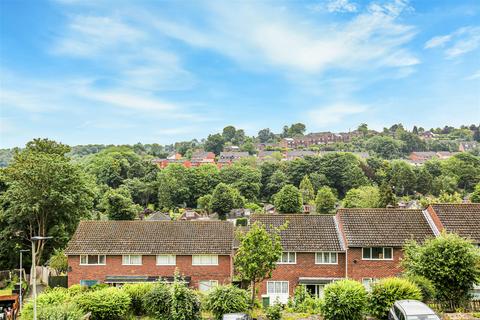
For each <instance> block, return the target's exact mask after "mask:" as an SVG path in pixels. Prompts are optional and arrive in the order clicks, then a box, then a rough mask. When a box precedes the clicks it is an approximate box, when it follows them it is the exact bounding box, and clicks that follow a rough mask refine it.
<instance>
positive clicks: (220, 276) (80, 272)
mask: <svg viewBox="0 0 480 320" xmlns="http://www.w3.org/2000/svg"><path fill="white" fill-rule="evenodd" d="M106 258H107V260H106V265H104V266H81V265H80V257H79V256H68V266H69V267H70V268H71V270H72V271H70V272H68V286H71V285H73V284H79V283H80V280H99V281H100V282H104V281H105V277H106V276H107V275H108V276H132V275H137V276H173V275H174V273H175V269H176V268H177V269H178V271H179V273H180V275H184V276H191V277H192V282H191V285H192V286H193V287H194V288H198V282H199V281H200V280H218V283H219V284H224V283H230V282H231V272H232V269H231V258H230V256H225V255H222V256H218V266H192V256H177V258H176V260H177V261H176V262H177V264H176V265H175V266H157V265H156V256H143V257H142V265H141V266H124V265H122V256H107V257H106Z"/></svg>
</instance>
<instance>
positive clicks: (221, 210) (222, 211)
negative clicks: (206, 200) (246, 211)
mask: <svg viewBox="0 0 480 320" xmlns="http://www.w3.org/2000/svg"><path fill="white" fill-rule="evenodd" d="M239 197H240V195H239V193H238V191H237V190H235V189H234V188H232V187H231V186H229V185H228V184H226V183H223V182H221V183H219V184H218V185H217V186H216V187H215V189H214V190H213V194H212V198H211V200H210V209H211V210H212V212H216V213H218V215H219V216H220V218H224V217H225V215H226V214H227V213H229V212H230V211H231V210H232V209H235V208H238V205H239V204H241V200H239Z"/></svg>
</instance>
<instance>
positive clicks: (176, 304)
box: [170, 280, 200, 320]
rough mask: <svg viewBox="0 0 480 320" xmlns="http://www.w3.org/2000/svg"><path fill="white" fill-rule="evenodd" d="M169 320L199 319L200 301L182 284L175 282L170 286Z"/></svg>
mask: <svg viewBox="0 0 480 320" xmlns="http://www.w3.org/2000/svg"><path fill="white" fill-rule="evenodd" d="M170 294H171V299H170V301H171V306H170V319H171V320H197V319H200V301H199V299H198V296H197V295H196V294H195V292H193V290H191V289H189V288H188V287H187V286H186V285H185V284H184V283H183V282H180V281H177V280H175V282H174V283H173V284H171V285H170Z"/></svg>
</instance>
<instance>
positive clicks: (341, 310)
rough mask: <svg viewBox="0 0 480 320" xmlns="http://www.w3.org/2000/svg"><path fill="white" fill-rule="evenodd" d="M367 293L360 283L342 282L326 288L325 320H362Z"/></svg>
mask: <svg viewBox="0 0 480 320" xmlns="http://www.w3.org/2000/svg"><path fill="white" fill-rule="evenodd" d="M366 305H367V292H366V291H365V288H364V287H363V285H362V284H361V283H360V282H357V281H353V280H340V281H337V282H333V283H331V284H329V285H327V286H326V287H325V291H324V303H323V306H322V314H323V316H324V318H325V320H361V319H363V318H364V313H365V308H366Z"/></svg>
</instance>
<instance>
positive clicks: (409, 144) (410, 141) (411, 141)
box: [399, 131, 426, 154]
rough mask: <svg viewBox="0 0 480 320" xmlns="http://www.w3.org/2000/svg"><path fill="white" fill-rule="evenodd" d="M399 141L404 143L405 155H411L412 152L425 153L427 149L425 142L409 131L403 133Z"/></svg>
mask: <svg viewBox="0 0 480 320" xmlns="http://www.w3.org/2000/svg"><path fill="white" fill-rule="evenodd" d="M399 139H400V140H401V141H403V144H402V151H403V153H404V154H409V153H411V152H412V151H424V150H425V148H426V144H425V141H423V140H422V139H420V137H419V136H418V135H416V134H414V133H411V132H408V131H402V132H401V133H400V135H399Z"/></svg>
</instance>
